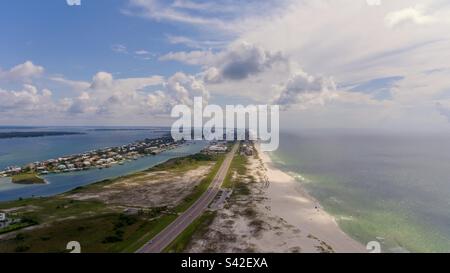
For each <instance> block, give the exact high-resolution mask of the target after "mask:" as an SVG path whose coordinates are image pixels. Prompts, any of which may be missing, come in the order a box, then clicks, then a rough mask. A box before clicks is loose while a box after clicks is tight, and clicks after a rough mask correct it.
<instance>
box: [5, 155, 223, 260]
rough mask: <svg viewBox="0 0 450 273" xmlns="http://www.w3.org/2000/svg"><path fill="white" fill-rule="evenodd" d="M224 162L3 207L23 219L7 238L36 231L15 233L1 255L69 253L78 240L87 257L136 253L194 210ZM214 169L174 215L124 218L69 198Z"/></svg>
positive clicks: (194, 161)
mask: <svg viewBox="0 0 450 273" xmlns="http://www.w3.org/2000/svg"><path fill="white" fill-rule="evenodd" d="M223 160H224V156H209V155H203V154H197V155H193V156H188V157H183V158H177V159H172V160H169V161H167V162H165V163H163V164H160V165H158V166H155V167H153V168H151V169H149V170H147V171H143V172H139V173H135V174H131V175H127V176H124V177H119V178H116V179H109V180H103V181H100V182H98V183H95V184H91V185H88V186H84V187H79V188H77V189H74V190H73V191H71V192H69V193H66V194H61V195H58V196H54V197H47V198H30V199H20V200H17V201H11V202H4V203H0V210H6V209H12V210H13V211H14V217H16V218H18V219H22V221H21V222H20V223H17V224H13V225H11V226H10V227H8V229H7V230H4V232H3V233H9V232H18V230H21V229H23V228H25V227H29V226H31V225H36V227H33V228H32V229H30V230H27V231H23V232H21V233H18V234H15V233H13V234H12V235H11V236H10V237H8V238H5V239H2V240H1V241H0V252H38V253H39V252H66V251H67V250H66V244H67V243H68V242H69V241H74V240H75V241H79V242H80V244H81V247H82V252H134V251H136V250H138V249H139V248H140V247H141V246H142V245H143V244H145V243H146V242H148V241H149V240H150V239H151V238H153V237H154V236H155V235H156V234H158V233H159V232H160V231H162V230H163V229H164V228H165V227H166V226H167V225H169V224H170V223H171V222H173V221H174V220H175V219H176V217H177V216H178V213H179V212H183V211H185V210H186V209H187V208H189V207H190V206H191V205H192V204H193V203H194V202H195V201H196V200H197V199H198V197H200V196H201V195H202V194H203V193H204V192H205V191H206V190H207V189H208V187H209V185H210V184H211V182H212V180H213V178H214V176H215V175H216V173H217V171H218V170H219V168H220V165H221V164H222V162H223ZM211 163H215V165H214V166H213V167H212V170H211V171H210V173H209V174H208V176H206V177H205V178H204V179H203V180H202V181H201V182H200V183H199V184H198V185H197V186H196V188H195V189H194V190H193V192H192V193H191V194H190V195H188V196H187V197H186V198H185V199H183V200H182V202H180V203H179V204H178V205H177V206H176V207H175V208H173V209H170V210H169V209H168V208H166V207H161V208H148V209H145V211H144V210H143V211H139V212H138V213H137V214H136V215H125V214H123V213H122V210H123V208H120V207H115V206H111V205H108V204H105V203H103V202H100V201H90V200H74V199H69V198H67V196H68V195H71V194H75V193H76V194H83V193H91V192H94V193H95V192H96V191H101V190H102V187H104V186H106V185H110V184H112V183H116V182H119V181H122V180H123V179H129V178H133V179H144V178H145V175H147V174H148V172H154V171H170V172H171V173H172V172H177V173H183V172H186V171H189V170H192V169H195V168H197V167H200V166H204V165H205V164H211ZM141 177H142V178H141ZM23 219H25V221H24V220H23Z"/></svg>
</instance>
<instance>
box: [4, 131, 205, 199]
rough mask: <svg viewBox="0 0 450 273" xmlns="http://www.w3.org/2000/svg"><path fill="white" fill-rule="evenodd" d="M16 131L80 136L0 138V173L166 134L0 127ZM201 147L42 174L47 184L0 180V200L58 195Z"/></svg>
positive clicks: (194, 144) (193, 146) (188, 146)
mask: <svg viewBox="0 0 450 273" xmlns="http://www.w3.org/2000/svg"><path fill="white" fill-rule="evenodd" d="M111 129H112V130H111ZM19 131H24V132H32V131H58V132H59V131H64V132H81V133H84V134H81V135H63V136H45V137H33V138H9V139H0V170H3V169H5V168H6V167H8V166H13V165H16V166H23V165H25V164H28V163H32V162H35V161H42V160H47V159H51V158H58V157H63V156H67V155H72V154H79V153H84V152H87V151H90V150H94V149H99V148H106V147H115V146H120V145H124V144H129V143H132V142H135V141H137V140H143V139H145V138H158V137H161V136H163V135H165V134H167V133H168V132H169V129H167V128H153V127H152V128H150V127H149V128H142V127H138V128H137V127H128V128H127V127H108V128H103V127H102V128H94V127H67V128H63V127H40V128H11V127H0V133H1V132H19ZM205 145H206V143H205V142H202V141H197V142H192V143H189V144H188V145H183V146H180V147H178V148H176V149H173V150H169V151H166V152H163V153H161V154H158V155H155V156H147V157H142V158H139V159H138V160H135V161H129V162H126V163H125V164H124V165H116V166H113V167H111V168H108V169H102V170H99V169H92V170H88V171H81V172H74V173H61V174H50V175H46V176H44V177H43V178H44V179H45V180H46V181H47V182H48V184H46V185H17V184H12V183H11V182H10V179H9V178H0V201H10V200H16V199H18V198H27V197H33V196H35V197H37V196H52V195H56V194H60V193H63V192H66V191H69V190H72V189H74V188H76V187H79V186H83V185H88V184H91V183H94V182H97V181H101V180H104V179H108V178H114V177H118V176H123V175H126V174H129V173H133V172H137V171H142V170H145V169H148V168H150V167H153V166H155V165H158V164H160V163H162V162H165V161H167V160H169V159H171V158H175V157H180V156H185V155H188V154H195V153H198V152H199V151H200V150H202V149H203V148H204V147H205Z"/></svg>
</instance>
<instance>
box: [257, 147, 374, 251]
mask: <svg viewBox="0 0 450 273" xmlns="http://www.w3.org/2000/svg"><path fill="white" fill-rule="evenodd" d="M255 147H256V149H257V151H258V155H259V158H260V160H261V161H262V163H263V164H264V167H265V175H266V177H267V179H268V181H269V187H268V188H267V190H266V195H267V200H266V205H267V206H269V207H270V210H271V212H272V213H273V214H275V215H276V216H278V217H281V218H282V219H283V220H285V221H286V222H287V223H288V224H290V225H293V226H295V227H296V228H298V229H300V230H302V233H303V234H308V235H307V236H306V237H304V236H302V238H301V239H300V243H301V247H302V250H303V252H317V241H320V242H323V243H324V244H326V245H328V246H330V247H331V248H332V249H333V251H334V252H338V253H348V252H352V253H353V252H358V253H359V252H362V253H367V250H366V248H365V246H364V245H362V244H361V243H360V242H358V241H356V240H355V239H353V238H351V237H350V235H348V234H346V233H345V232H344V231H343V230H342V229H341V228H340V227H339V225H338V224H337V221H336V220H335V218H334V217H333V216H332V215H330V214H328V213H327V212H326V211H325V210H324V209H323V208H322V206H321V205H320V203H319V202H318V201H317V200H315V199H314V198H313V197H312V196H310V195H309V194H308V193H307V192H306V190H305V189H304V188H303V186H302V185H301V184H300V183H299V182H298V181H297V180H296V179H295V178H294V177H292V176H291V175H289V174H288V173H286V172H284V171H282V170H280V169H279V168H277V167H276V166H275V164H274V163H273V161H272V159H271V157H270V155H269V154H268V153H267V152H262V151H261V150H260V147H259V145H255Z"/></svg>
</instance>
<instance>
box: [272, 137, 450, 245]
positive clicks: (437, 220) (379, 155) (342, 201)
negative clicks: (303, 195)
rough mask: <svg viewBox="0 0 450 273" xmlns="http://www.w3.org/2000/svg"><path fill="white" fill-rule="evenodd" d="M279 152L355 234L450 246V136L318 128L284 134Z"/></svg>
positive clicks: (282, 163)
mask: <svg viewBox="0 0 450 273" xmlns="http://www.w3.org/2000/svg"><path fill="white" fill-rule="evenodd" d="M271 156H272V158H273V159H274V162H276V164H277V165H278V166H279V167H280V168H282V169H283V170H285V171H288V172H290V173H291V174H292V175H294V176H295V177H296V178H297V179H298V181H299V183H302V184H303V185H304V186H305V188H306V189H307V190H308V192H309V193H310V194H311V195H313V196H314V197H315V198H317V199H318V200H319V201H320V202H321V204H322V205H323V206H324V207H325V209H326V210H327V211H328V212H330V213H331V214H332V215H334V216H335V217H336V219H337V220H338V222H339V225H340V226H341V228H342V229H343V230H344V231H346V232H347V233H348V234H350V235H351V236H352V237H354V238H355V239H357V240H359V241H361V242H363V243H367V242H369V241H374V240H375V241H380V242H381V243H382V248H383V251H386V252H405V251H410V252H450V137H449V136H448V135H439V134H401V133H386V132H373V131H372V132H364V131H359V132H357V131H351V132H339V131H333V130H310V131H304V132H302V133H285V134H282V135H281V139H280V148H279V150H278V151H276V152H274V153H272V154H271Z"/></svg>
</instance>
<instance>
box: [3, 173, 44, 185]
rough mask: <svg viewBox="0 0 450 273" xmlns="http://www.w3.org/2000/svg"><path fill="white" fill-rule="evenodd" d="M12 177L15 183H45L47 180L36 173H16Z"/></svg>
mask: <svg viewBox="0 0 450 273" xmlns="http://www.w3.org/2000/svg"><path fill="white" fill-rule="evenodd" d="M11 179H12V182H13V183H15V184H45V180H44V179H42V178H40V177H39V176H38V175H37V174H36V173H21V174H18V175H14V176H13V177H12V178H11Z"/></svg>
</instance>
